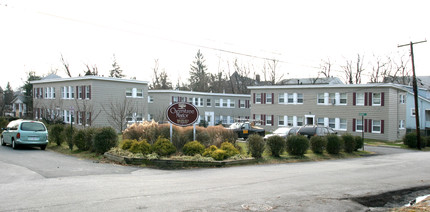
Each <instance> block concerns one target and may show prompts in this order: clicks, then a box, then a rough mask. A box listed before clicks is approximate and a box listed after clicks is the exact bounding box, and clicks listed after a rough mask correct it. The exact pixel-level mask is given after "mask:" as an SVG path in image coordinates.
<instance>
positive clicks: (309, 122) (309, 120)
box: [305, 115, 315, 125]
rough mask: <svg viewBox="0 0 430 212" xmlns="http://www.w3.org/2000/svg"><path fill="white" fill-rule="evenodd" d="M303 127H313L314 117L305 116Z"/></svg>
mask: <svg viewBox="0 0 430 212" xmlns="http://www.w3.org/2000/svg"><path fill="white" fill-rule="evenodd" d="M305 125H315V115H305Z"/></svg>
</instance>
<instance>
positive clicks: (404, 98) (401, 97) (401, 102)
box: [399, 94, 406, 104]
mask: <svg viewBox="0 0 430 212" xmlns="http://www.w3.org/2000/svg"><path fill="white" fill-rule="evenodd" d="M399 98H400V100H399V103H400V104H405V103H406V95H405V94H400V97H399Z"/></svg>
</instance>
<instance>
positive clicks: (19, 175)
mask: <svg viewBox="0 0 430 212" xmlns="http://www.w3.org/2000/svg"><path fill="white" fill-rule="evenodd" d="M383 150H384V151H385V150H386V148H384V149H383ZM396 151H398V150H397V149H396ZM428 161H430V153H428V152H416V151H401V150H400V151H398V152H395V153H394V154H381V155H378V156H373V157H365V158H355V159H346V160H330V161H321V162H303V163H290V164H277V165H249V166H241V167H229V168H211V169H188V170H157V169H148V168H135V167H122V166H117V165H111V164H97V163H92V162H91V161H85V160H79V159H76V158H74V157H68V156H63V155H60V154H57V153H54V152H49V151H41V150H38V149H23V150H18V151H14V150H12V149H11V148H10V147H0V211H103V210H105V211H139V210H144V211H267V210H273V211H366V210H368V209H369V208H368V207H366V206H363V205H361V204H358V203H357V202H354V201H352V200H350V198H353V197H358V196H365V195H372V194H379V193H383V192H387V191H391V190H398V189H404V188H410V187H417V186H428V185H430V171H429V170H430V163H429V162H428ZM57 167H58V168H57Z"/></svg>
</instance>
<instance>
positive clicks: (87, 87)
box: [85, 85, 91, 99]
mask: <svg viewBox="0 0 430 212" xmlns="http://www.w3.org/2000/svg"><path fill="white" fill-rule="evenodd" d="M90 95H91V94H90V86H89V85H87V86H85V99H90Z"/></svg>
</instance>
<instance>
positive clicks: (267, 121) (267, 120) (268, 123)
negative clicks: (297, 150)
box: [266, 115, 272, 126]
mask: <svg viewBox="0 0 430 212" xmlns="http://www.w3.org/2000/svg"><path fill="white" fill-rule="evenodd" d="M269 121H270V122H269ZM266 125H267V126H272V116H271V115H267V116H266Z"/></svg>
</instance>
